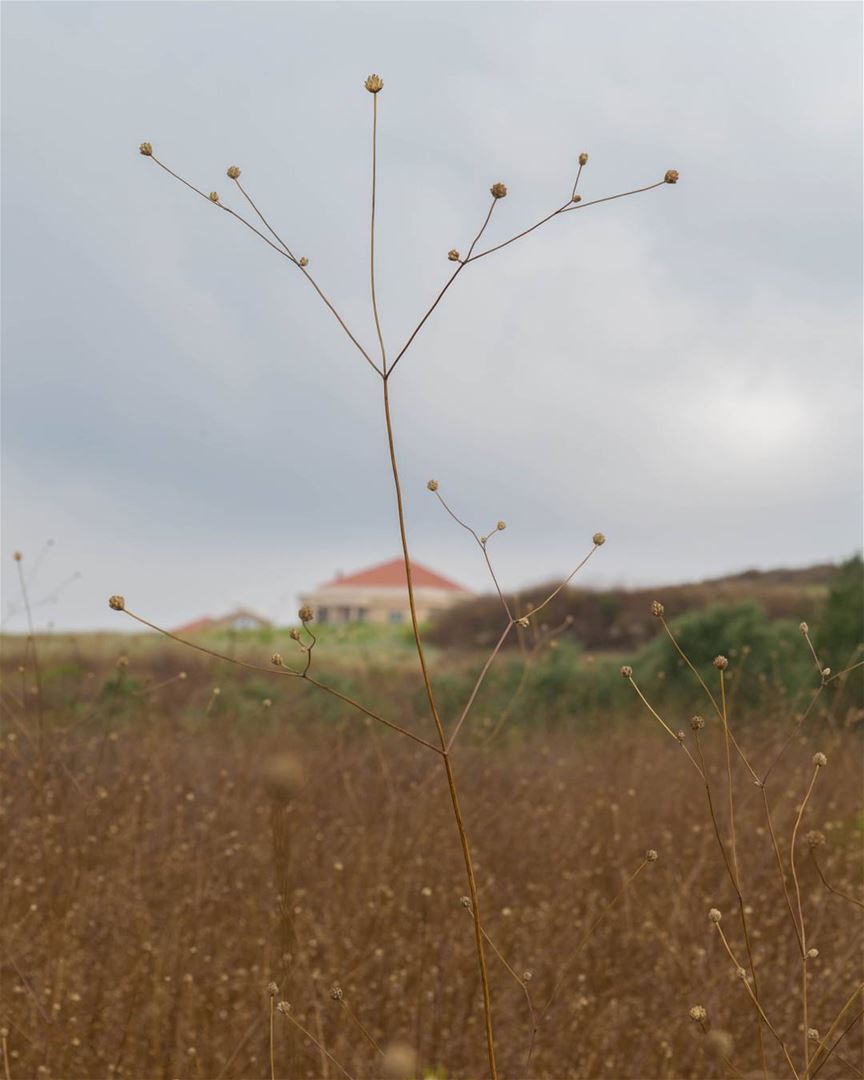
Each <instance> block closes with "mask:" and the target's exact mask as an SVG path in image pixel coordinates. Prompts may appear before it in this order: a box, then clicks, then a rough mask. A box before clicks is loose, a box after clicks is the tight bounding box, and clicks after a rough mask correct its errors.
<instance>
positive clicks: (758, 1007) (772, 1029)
mask: <svg viewBox="0 0 864 1080" xmlns="http://www.w3.org/2000/svg"><path fill="white" fill-rule="evenodd" d="M714 925H715V926H716V927H717V932H718V934H719V935H720V940H721V941H722V942H723V948H724V949H725V950H726V952H727V953H728V955H729V959H730V960H731V961H732V963H733V964H734V965H735V968H736V970H737V971H744V968H743V967H742V966H741V965H740V964H739V963H738V960H737V958H736V956H735V954H734V953H733V952H732V949H731V947H730V945H729V942H728V941H727V940H726V935H725V934H724V933H723V927H722V926H721V925H720V923H719V922H718V923H714ZM741 982H742V983H743V984H744V987H745V989H746V990H747V993H748V994H749V995H750V1000H751V1001H752V1002H753V1005H754V1006H755V1008H756V1011H757V1012H758V1013H759V1016H760V1017H761V1018H762V1021H763V1023H764V1024H765V1026H766V1027H767V1028H768V1030H769V1031H770V1032H771V1034H772V1035H773V1036H774V1038H775V1039H776V1040H777V1042H778V1043H779V1045H780V1048H781V1050H782V1051H783V1054H784V1056H785V1058H786V1063H787V1065H788V1066H789V1068H790V1069H791V1070H792V1075H793V1076H794V1077H795V1080H800V1077H799V1075H798V1070H797V1069H796V1068H795V1065H794V1064H793V1062H792V1058H791V1057H790V1056H789V1051H788V1050H787V1049H786V1043H784V1042H783V1040H782V1039H781V1038H780V1036H779V1035H778V1034H777V1031H776V1029H775V1027H774V1025H773V1024H772V1023H771V1021H770V1020H769V1019H768V1017H767V1016H766V1015H765V1010H764V1009H763V1008H762V1006H761V1005H760V1003H759V998H758V997H757V996H756V994H755V993H754V991H753V989H752V987H751V986H750V983H749V981H748V980H747V978H746V972H745V978H742V980H741ZM805 1035H806V1032H805Z"/></svg>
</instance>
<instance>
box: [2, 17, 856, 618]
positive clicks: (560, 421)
mask: <svg viewBox="0 0 864 1080" xmlns="http://www.w3.org/2000/svg"><path fill="white" fill-rule="evenodd" d="M861 17H862V16H861V10H860V8H858V7H856V6H855V5H848V4H823V3H820V4H806V3H805V4H785V3H779V4H747V5H742V4H712V3H705V4H652V3H646V4H629V3H621V4H578V5H565V4H549V5H547V4H542V3H535V4H530V5H529V4H523V5H514V4H506V5H498V4H440V5H437V4H432V5H427V4H402V5H396V4H380V5H376V4H320V5H306V4H256V3H246V4H242V5H239V4H238V5H223V4H207V3H204V4H184V3H178V4H171V5H161V4H141V5H131V4H113V5H112V4H78V3H66V4H45V3H43V4H27V5H24V4H19V5H9V6H7V9H6V13H5V17H4V22H5V33H4V43H3V48H4V65H3V66H4V95H3V96H4V142H5V153H4V161H3V174H4V176H3V179H4V191H3V199H4V252H3V257H4V270H5V274H4V293H5V296H4V301H5V302H4V312H5V314H4V324H3V338H4V342H3V344H4V350H3V351H4V357H5V378H4V395H3V399H4V400H3V409H4V454H3V470H4V547H3V552H4V571H5V570H7V569H8V568H9V567H10V566H11V561H10V560H9V558H8V556H9V553H10V552H11V551H12V549H13V548H19V547H20V548H22V549H24V550H25V552H27V553H28V555H29V554H35V552H36V551H37V550H38V549H39V548H40V547H41V544H42V542H43V540H44V539H45V537H47V536H52V537H54V538H55V539H56V541H57V543H56V546H55V548H54V549H52V552H51V553H50V556H49V558H48V559H46V562H45V564H44V567H43V570H42V571H40V577H41V579H42V580H44V582H45V584H46V586H47V585H48V584H50V583H51V581H52V580H53V578H52V575H54V577H56V578H57V579H60V578H62V577H63V576H64V575H65V574H66V573H67V572H71V571H73V570H75V569H80V570H81V571H82V574H83V576H82V579H81V581H80V582H79V583H77V584H76V585H75V586H73V587H71V588H70V589H69V590H68V591H67V592H66V593H65V594H64V597H63V600H62V603H60V604H58V605H57V607H56V610H54V609H50V617H53V618H54V619H55V620H56V621H57V623H58V624H59V625H65V626H70V627H73V626H77V627H89V626H100V625H106V624H107V625H112V626H113V625H116V623H115V622H114V621H113V620H111V619H110V614H109V613H108V612H107V610H106V608H105V597H106V596H107V595H108V593H110V592H115V591H123V592H125V593H126V594H127V595H128V596H129V597H130V599H131V598H133V597H134V598H135V599H136V603H137V606H138V607H139V608H142V609H143V608H146V610H147V611H148V612H150V613H151V614H152V615H153V616H154V617H155V618H156V619H157V620H164V621H165V622H167V623H173V622H176V621H179V620H181V619H184V618H186V617H191V616H194V615H197V614H200V613H204V612H218V611H220V610H222V609H225V608H226V607H229V606H231V605H232V604H235V603H239V602H244V603H249V604H251V605H253V606H257V607H260V608H261V609H262V610H264V611H267V612H269V613H273V614H281V615H283V616H285V615H287V614H288V613H290V611H291V608H292V605H293V602H294V601H293V597H294V594H296V592H298V591H299V590H301V589H303V588H306V587H307V586H308V585H310V584H313V583H315V582H316V581H319V580H322V579H323V578H326V577H329V576H330V575H331V573H332V572H333V570H334V569H336V568H337V567H338V568H342V569H345V570H350V569H354V568H359V567H361V566H363V565H364V564H367V563H370V562H375V561H377V560H378V559H382V558H386V557H390V556H391V555H392V554H395V552H396V550H397V548H398V544H397V537H396V533H395V529H394V514H393V498H392V492H391V489H390V484H389V479H388V472H387V458H386V447H385V445H384V441H383V435H382V429H381V406H380V393H379V388H378V386H377V385H376V381H375V378H374V376H372V374H371V372H370V371H369V370H368V368H367V367H366V366H365V364H364V363H363V360H362V358H361V357H360V356H359V354H357V353H356V352H355V351H353V348H352V346H351V345H350V342H348V341H347V339H346V338H344V336H343V335H342V333H341V331H340V330H339V328H338V326H337V325H336V324H335V322H334V321H333V320H332V318H331V317H330V316H329V314H328V312H327V311H326V310H325V309H324V308H323V307H322V306H321V305H320V303H319V302H318V301H317V300H316V298H315V296H314V294H313V293H312V292H311V290H309V288H308V286H306V285H305V283H304V282H303V281H302V280H300V279H299V278H298V277H297V276H296V273H295V274H294V275H292V273H291V272H290V271H291V267H290V266H288V265H286V264H285V263H284V260H281V259H280V258H279V257H278V256H277V255H276V254H275V253H273V252H272V251H271V250H269V249H267V248H266V247H265V246H264V245H263V244H261V243H260V242H259V241H257V240H256V239H255V238H254V237H252V236H251V235H249V234H246V233H245V232H244V231H243V230H242V229H241V228H240V227H237V226H236V224H235V223H234V222H232V221H230V220H229V219H228V216H227V215H225V214H220V213H219V212H218V211H216V210H214V209H213V208H211V207H209V206H207V205H206V204H205V203H204V202H203V201H202V200H199V199H197V198H195V197H194V196H192V195H191V194H190V193H188V192H187V191H185V190H184V189H182V188H181V187H180V186H179V185H177V184H175V183H174V182H172V181H170V178H168V177H166V176H165V175H164V174H162V173H160V171H159V170H158V169H156V168H155V167H154V166H153V165H152V163H150V162H147V161H145V160H144V159H142V158H141V157H140V156H139V155H138V154H137V152H136V148H137V144H138V143H139V142H140V141H141V140H142V139H149V140H151V141H152V142H153V143H154V145H155V146H156V147H157V150H158V151H159V153H160V154H161V156H162V157H163V158H164V159H165V160H166V162H168V163H169V164H171V165H172V166H173V167H175V168H177V169H178V171H180V172H181V173H183V174H184V175H188V176H189V178H190V179H191V180H193V181H194V182H196V183H198V184H199V185H200V186H202V187H203V188H204V189H205V190H210V189H211V188H216V189H217V190H219V191H220V193H222V195H223V197H224V198H225V200H226V202H227V201H229V195H231V201H232V202H233V201H234V200H233V193H232V192H231V184H230V181H229V180H228V179H227V178H226V177H225V175H224V173H225V167H226V165H228V164H230V163H233V162H235V161H236V162H238V163H240V164H241V165H242V167H243V170H244V173H243V176H244V180H246V181H248V185H249V188H250V190H251V191H252V192H253V193H254V195H255V197H256V199H258V200H260V204H261V205H262V206H264V207H266V210H267V212H269V215H270V216H271V217H272V219H273V221H274V223H278V224H277V228H279V229H280V230H284V234H286V235H287V236H288V237H290V240H291V242H292V243H293V244H295V245H296V250H297V251H298V252H300V253H303V254H306V255H307V256H308V257H309V258H310V259H311V260H312V268H313V269H314V270H315V272H316V274H317V275H319V276H320V280H321V282H322V284H324V286H325V288H326V289H327V291H328V292H329V293H330V294H331V295H332V296H333V298H334V300H336V301H337V302H338V306H339V307H340V309H341V310H342V311H343V312H344V314H345V315H346V317H347V318H348V321H349V322H350V323H351V325H352V326H353V327H356V328H357V329H356V332H357V334H358V335H359V336H360V337H361V339H362V340H363V341H364V342H366V343H368V344H369V345H370V347H371V343H372V342H373V341H374V329H373V325H372V321H371V314H370V310H369V301H368V263H367V260H368V218H367V211H368V195H369V175H368V171H369V170H368V165H369V162H368V157H369V142H370V130H369V120H370V117H369V112H370V108H369V106H370V101H369V97H368V95H367V94H366V93H365V92H364V91H363V90H362V85H361V84H362V79H363V77H364V76H365V75H366V74H367V73H368V71H370V70H379V71H381V73H382V74H383V76H384V79H385V83H386V86H385V90H384V93H383V94H382V96H381V101H380V103H381V149H380V156H379V163H380V188H379V194H380V217H379V224H380V234H379V252H380V271H379V298H380V301H381V308H382V313H383V323H384V329H385V334H386V337H387V340H388V342H389V343H390V345H391V348H392V347H393V346H394V345H396V343H399V342H402V341H404V340H405V338H406V337H407V335H408V334H409V333H410V331H411V329H412V327H413V325H414V324H415V323H416V320H417V318H418V317H419V315H420V314H421V313H422V311H423V310H424V309H425V307H426V306H427V305H428V303H429V302H430V300H431V298H432V297H433V296H434V295H435V293H436V292H437V290H438V289H439V288H440V287H441V284H442V283H443V281H444V280H445V279H446V275H447V274H448V272H449V269H450V264H448V263H447V261H446V252H447V250H448V249H449V248H450V247H453V246H457V247H460V248H463V249H464V248H465V247H467V244H468V243H469V242H470V237H471V236H472V235H473V233H474V232H475V231H476V229H477V227H478V226H479V223H480V221H481V220H482V215H483V214H484V213H485V210H486V205H487V199H488V187H489V184H490V183H492V182H493V181H496V180H504V181H505V182H506V183H507V184H508V187H509V190H510V194H509V195H508V198H507V199H506V200H504V202H503V203H501V204H500V205H499V206H498V207H496V211H495V215H494V218H493V223H492V226H491V229H490V234H489V238H490V241H492V242H496V241H498V240H500V239H502V238H504V237H506V236H508V235H510V234H511V233H513V232H515V231H518V230H519V229H520V228H522V227H524V226H525V225H527V224H529V223H531V222H533V221H534V220H537V219H538V218H539V217H540V216H542V215H543V214H544V213H545V212H547V211H548V210H549V209H551V208H552V207H553V206H555V205H558V204H560V202H561V200H562V198H563V197H564V195H565V194H566V192H567V191H568V190H569V186H570V184H571V183H572V177H573V173H574V167H575V159H576V157H577V155H578V153H579V151H581V150H583V149H587V150H588V151H589V152H590V154H591V160H590V163H589V166H588V168H587V169H586V171H585V174H584V178H583V182H582V188H583V194H584V196H585V197H586V199H588V198H590V197H592V196H597V195H601V194H607V193H610V192H613V191H617V190H625V189H627V188H628V187H631V186H635V185H639V184H642V183H645V182H650V181H652V180H654V179H655V178H659V177H660V176H662V175H663V173H664V172H665V170H666V169H667V168H669V167H675V168H678V169H679V170H680V172H681V182H680V183H679V184H678V185H677V187H675V188H671V187H663V188H660V189H658V190H657V191H653V192H649V193H647V194H646V195H644V196H640V197H637V198H634V199H632V200H622V201H619V202H617V203H611V204H609V205H607V206H602V207H596V208H586V210H585V211H584V212H581V211H580V212H578V213H574V214H570V215H567V216H566V217H565V218H564V219H563V220H557V221H554V222H552V223H550V224H549V225H548V226H546V227H544V228H543V229H542V230H538V232H537V233H536V234H535V235H533V236H532V237H530V238H527V239H526V240H525V241H523V242H520V243H519V244H516V245H513V246H512V247H511V248H508V249H507V250H506V251H504V252H501V253H500V254H498V255H495V256H491V257H490V258H489V259H486V260H483V261H481V262H479V263H477V264H476V265H475V266H472V267H470V268H468V269H466V271H465V273H464V274H462V275H461V276H460V278H459V281H458V282H457V284H456V285H455V286H454V288H453V290H452V293H451V294H448V296H447V298H446V301H445V303H444V304H442V309H441V311H440V312H436V314H435V315H434V316H433V318H432V319H431V320H430V322H429V324H428V326H427V327H426V329H425V330H424V332H423V334H422V335H421V337H419V338H418V341H417V345H416V348H415V349H414V350H412V352H411V353H410V354H408V355H407V356H406V358H405V362H404V364H402V365H401V366H400V371H399V374H398V376H397V377H394V382H393V395H394V399H395V408H396V410H397V420H396V424H397V436H398V438H399V443H400V446H401V452H402V462H403V468H404V480H405V486H406V491H407V497H408V502H409V508H410V512H411V530H412V535H413V537H414V539H415V541H416V555H417V557H418V558H420V559H421V560H425V561H427V562H429V563H431V564H432V565H434V566H435V567H436V568H438V569H440V570H442V571H444V572H449V573H451V574H452V576H454V577H456V578H458V579H460V580H462V581H464V582H465V583H467V584H469V585H471V586H473V587H475V588H483V587H485V579H484V576H483V567H482V564H480V563H479V562H478V560H477V558H476V556H475V554H474V552H473V551H472V550H471V549H470V548H469V547H466V546H465V543H464V540H463V537H462V535H460V534H458V533H456V534H454V532H453V531H452V529H451V526H450V523H449V522H448V521H447V520H445V519H443V518H442V516H441V513H440V510H439V509H438V508H436V506H435V505H434V503H433V501H432V500H430V499H429V498H428V496H427V493H426V492H425V489H424V485H425V481H426V479H428V477H429V476H431V475H434V476H436V477H437V478H438V479H439V480H440V481H441V483H442V488H443V489H445V490H446V491H447V493H448V494H449V495H450V496H451V497H452V499H453V500H454V502H455V503H456V504H457V505H458V507H459V508H460V509H461V510H463V511H464V512H465V513H466V514H468V515H469V516H471V517H472V519H475V518H476V520H477V521H478V523H479V524H481V525H482V524H483V523H486V522H490V523H491V522H493V521H495V520H497V518H499V517H505V518H506V519H507V521H508V523H509V528H508V531H507V533H506V534H505V535H504V536H502V537H501V544H500V547H499V549H498V565H499V566H500V568H501V574H502V577H503V578H504V580H505V581H507V582H508V583H512V584H513V585H517V584H524V583H526V582H528V581H532V580H536V579H538V578H545V577H548V576H551V575H552V574H554V573H557V572H560V573H565V572H567V570H568V569H569V568H570V566H571V565H572V564H574V563H575V561H577V560H578V558H579V557H581V554H582V553H583V552H584V550H585V548H586V544H587V542H588V539H589V538H590V536H591V534H592V533H593V532H594V531H595V529H598V528H602V529H603V530H604V531H605V532H607V534H608V535H609V537H610V543H609V544H608V545H607V546H606V548H604V549H603V552H602V553H601V557H600V558H598V559H597V560H596V562H594V563H592V566H591V570H590V573H587V574H586V576H585V578H584V580H585V581H593V582H600V581H603V582H612V581H624V582H651V581H654V582H656V581H661V580H669V579H680V578H689V577H697V576H707V575H711V574H717V573H722V572H725V571H728V570H734V569H740V568H743V567H746V566H751V565H759V566H774V565H777V564H803V563H806V562H809V561H813V560H822V559H828V558H837V557H842V556H844V555H846V554H848V553H849V552H851V551H852V550H854V549H856V548H857V547H858V546H860V544H861V510H862V506H861V479H862V477H861V418H860V402H861V372H860V351H861V318H860V294H861V239H860V237H861V228H860V207H861V176H860V158H861V109H860V100H861V60H860V56H859V50H858V42H859V40H860V28H861ZM6 592H7V596H13V595H14V580H11V581H9V582H8V583H7V590H6ZM40 611H42V613H43V614H42V615H40V618H48V617H49V614H48V613H49V609H47V608H45V609H40ZM13 625H14V624H13Z"/></svg>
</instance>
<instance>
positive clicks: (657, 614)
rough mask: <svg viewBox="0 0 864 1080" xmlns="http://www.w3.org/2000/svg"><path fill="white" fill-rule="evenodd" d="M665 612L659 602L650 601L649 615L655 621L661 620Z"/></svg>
mask: <svg viewBox="0 0 864 1080" xmlns="http://www.w3.org/2000/svg"><path fill="white" fill-rule="evenodd" d="M665 610H666V608H664V607H663V605H662V604H661V603H660V601H659V600H652V601H651V614H652V615H653V616H654V618H655V619H659V618H661V617H662V615H663V612H664V611H665Z"/></svg>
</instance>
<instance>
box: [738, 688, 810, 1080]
mask: <svg viewBox="0 0 864 1080" xmlns="http://www.w3.org/2000/svg"><path fill="white" fill-rule="evenodd" d="M720 708H721V714H720V716H721V719H722V721H723V740H724V744H725V747H726V782H727V788H728V795H729V835H730V840H731V849H732V865H733V867H734V868H735V877H734V880H733V885H734V886H735V893H736V895H737V897H738V914H739V915H740V917H741V929H742V930H743V932H744V944H745V946H746V949H747V961H748V963H749V964H750V971H751V972H752V974H753V995H754V997H755V998H756V1001H757V1002H758V1000H759V982H758V979H757V977H756V965H755V964H754V962H753V949H752V947H751V945H750V931H749V928H748V926H747V914H746V912H745V908H744V897H743V895H742V893H741V871H740V869H739V866H738V839H737V836H736V834H735V795H734V790H733V785H732V749H731V746H732V735H731V732H730V730H729V717H728V712H727V708H726V673H725V672H724V671H723V669H722V668H721V669H720ZM748 989H749V983H748ZM804 1034H805V1038H806V1034H807V1024H806V1022H805V1024H804ZM759 1050H760V1056H761V1060H762V1071H763V1073H764V1074H765V1076H766V1078H767V1075H768V1068H767V1065H766V1061H765V1043H764V1040H763V1038H762V1028H761V1027H760V1028H759Z"/></svg>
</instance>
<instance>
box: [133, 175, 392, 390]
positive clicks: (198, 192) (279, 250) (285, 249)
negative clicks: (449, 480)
mask: <svg viewBox="0 0 864 1080" xmlns="http://www.w3.org/2000/svg"><path fill="white" fill-rule="evenodd" d="M151 156H152V158H153V161H155V162H156V164H157V165H158V166H159V167H160V168H162V169H164V170H165V172H167V173H168V174H169V175H170V176H173V177H174V179H175V180H179V181H180V183H181V184H185V185H186V187H188V188H190V190H192V191H194V192H195V193H196V195H200V196H201V198H202V199H206V200H207V202H208V203H210V204H211V205H212V206H218V207H219V209H220V210H224V211H225V213H226V214H230V215H231V216H232V217H233V218H236V219H237V221H239V222H240V223H241V224H242V225H245V226H246V228H247V229H250V230H251V231H252V232H253V233H255V235H256V236H258V237H260V239H261V240H263V241H264V243H265V244H267V245H268V247H271V248H272V249H273V250H274V251H275V252H277V253H278V254H279V255H282V256H283V258H286V259H288V260H289V261H290V262H292V263H294V265H295V266H296V267H297V268H298V270H299V271H300V273H301V274H303V276H304V277H305V278H306V280H307V281H308V282H309V284H310V285H311V286H312V288H313V289H314V290H315V292H317V293H318V295H319V296H320V297H321V299H322V300H323V301H324V304H325V305H326V307H327V308H328V309H329V310H330V312H331V313H332V314H333V316H334V318H335V319H336V321H337V322H338V323H339V325H340V326H341V327H342V329H343V330H344V331H345V333H346V334H347V335H348V337H349V338H350V339H351V341H352V342H353V343H354V345H355V346H356V347H357V349H359V351H360V353H361V354H362V356H363V358H364V359H365V360H366V363H367V364H369V366H370V367H372V368H374V370H375V371H377V372H378V374H379V375H383V372H382V371H381V369H380V368H379V367H378V365H377V364H376V363H375V361H374V360H373V359H372V357H371V356H370V355H369V353H368V352H367V351H366V350H365V349H364V348H363V346H362V345H361V344H360V342H359V341H358V340H357V338H356V337H355V336H354V335H353V334H352V333H351V331H350V330H349V329H348V326H347V324H346V323H345V321H344V320H343V318H342V316H341V315H340V314H339V312H338V311H337V310H336V308H335V307H334V306H333V304H332V303H331V302H330V300H329V298H328V297H327V296H326V294H325V293H324V291H323V290H322V289H321V288H320V286H319V285H318V284H317V282H316V281H315V279H314V278H313V277H312V275H311V274H310V273H309V271H308V270H307V269H306V268H305V267H304V266H301V265H300V262H299V260H297V259H295V258H294V256H293V255H292V254H291V253H290V251H289V250H288V247H287V245H286V244H285V243H284V241H282V240H279V244H281V245H282V246H281V247H279V246H278V245H277V244H274V243H273V241H272V240H269V239H268V238H267V237H266V236H265V235H264V233H262V232H261V230H260V229H256V228H255V226H254V225H253V224H251V222H249V221H247V220H246V218H244V217H243V215H242V214H238V213H237V211H236V210H232V209H231V208H230V207H229V206H226V205H225V204H224V203H222V202H218V203H214V202H213V200H212V199H211V198H210V196H209V195H205V194H204V192H203V191H201V189H200V188H197V187H195V185H194V184H190V183H189V181H188V180H184V179H183V177H182V176H180V175H179V173H176V172H174V170H173V169H169V167H168V166H167V165H166V164H165V163H164V162H163V161H160V160H159V159H158V158H157V157H156V155H155V154H152V155H151ZM243 194H244V196H245V197H246V198H247V199H248V200H249V202H250V205H252V207H253V209H254V210H255V213H256V214H258V216H259V217H261V214H260V211H259V210H258V208H257V207H256V206H254V204H252V200H251V199H249V196H248V195H246V192H245V191H244V192H243ZM261 220H262V221H264V218H263V217H261ZM264 224H265V225H266V227H267V228H268V229H270V226H269V225H267V223H266V221H265V222H264ZM270 231H271V232H272V229H271V230H270ZM273 235H274V236H276V233H273ZM277 239H279V238H278V237H277Z"/></svg>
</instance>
